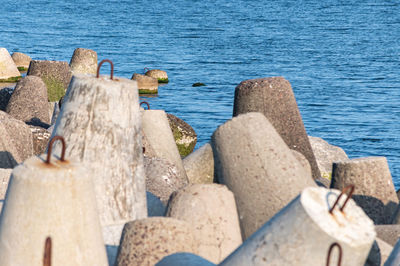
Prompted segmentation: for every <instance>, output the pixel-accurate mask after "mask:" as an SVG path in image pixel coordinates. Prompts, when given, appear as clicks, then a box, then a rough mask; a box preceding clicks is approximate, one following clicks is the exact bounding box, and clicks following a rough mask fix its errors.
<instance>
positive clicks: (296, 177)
mask: <svg viewBox="0 0 400 266" xmlns="http://www.w3.org/2000/svg"><path fill="white" fill-rule="evenodd" d="M211 145H212V146H213V152H214V165H215V174H216V177H217V179H218V181H219V183H221V184H225V185H227V187H228V188H229V189H230V190H231V191H232V192H233V193H234V194H235V199H236V205H237V208H238V212H239V217H240V225H241V229H242V236H243V239H247V238H248V237H249V236H250V235H251V234H252V233H254V232H255V231H256V230H257V229H258V228H260V227H261V226H262V225H263V224H264V223H265V222H266V221H268V220H269V219H270V218H271V217H272V216H274V215H275V214H276V213H277V212H278V211H279V210H280V209H281V208H283V207H284V206H285V205H286V204H288V203H289V202H290V201H291V200H292V199H293V198H295V197H296V196H297V195H298V194H299V193H300V192H301V191H302V190H303V189H304V188H305V187H308V186H316V184H315V183H314V180H313V179H312V177H311V176H310V175H309V174H308V173H307V171H306V170H305V169H304V167H303V166H302V165H301V164H300V163H299V161H298V160H297V159H296V158H295V156H294V155H293V153H292V152H291V150H290V149H289V147H288V146H287V145H286V144H285V142H284V141H283V140H282V138H281V137H280V136H279V134H278V132H277V131H276V130H275V128H274V127H273V126H272V124H271V123H270V122H269V121H268V119H267V118H266V117H265V116H264V115H263V114H261V113H247V114H243V115H239V116H237V117H234V118H233V119H232V120H230V121H228V122H226V123H225V124H223V125H222V126H220V127H218V129H217V130H216V131H215V132H214V134H213V136H212V143H211Z"/></svg>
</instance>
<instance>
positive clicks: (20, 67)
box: [17, 66, 28, 72]
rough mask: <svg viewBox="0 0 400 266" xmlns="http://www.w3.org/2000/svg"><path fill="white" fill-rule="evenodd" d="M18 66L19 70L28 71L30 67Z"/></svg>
mask: <svg viewBox="0 0 400 266" xmlns="http://www.w3.org/2000/svg"><path fill="white" fill-rule="evenodd" d="M17 68H18V70H19V72H26V71H28V68H27V67H22V66H19V67H17Z"/></svg>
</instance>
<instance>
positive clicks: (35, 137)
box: [29, 126, 51, 155]
mask: <svg viewBox="0 0 400 266" xmlns="http://www.w3.org/2000/svg"><path fill="white" fill-rule="evenodd" d="M29 129H30V130H31V132H32V143H33V153H34V154H35V155H40V154H42V153H45V152H46V149H47V145H48V144H49V140H50V136H51V133H50V132H49V131H47V130H46V129H44V128H42V127H37V126H29Z"/></svg>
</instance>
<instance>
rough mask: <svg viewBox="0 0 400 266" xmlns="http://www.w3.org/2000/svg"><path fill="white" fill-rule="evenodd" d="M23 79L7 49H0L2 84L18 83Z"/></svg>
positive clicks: (0, 79)
mask: <svg viewBox="0 0 400 266" xmlns="http://www.w3.org/2000/svg"><path fill="white" fill-rule="evenodd" d="M20 78H21V73H19V71H18V68H17V66H16V65H15V63H14V61H13V60H12V58H11V56H10V53H9V52H8V51H7V49H6V48H0V82H16V81H18V80H19V79H20Z"/></svg>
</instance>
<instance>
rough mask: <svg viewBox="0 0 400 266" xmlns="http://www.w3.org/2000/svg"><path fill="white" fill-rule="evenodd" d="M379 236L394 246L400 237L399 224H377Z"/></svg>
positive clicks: (376, 228) (376, 229)
mask: <svg viewBox="0 0 400 266" xmlns="http://www.w3.org/2000/svg"><path fill="white" fill-rule="evenodd" d="M375 231H376V234H377V236H378V237H379V238H380V239H382V240H383V241H385V242H387V243H388V244H390V245H392V246H394V245H396V243H397V241H398V240H399V238H400V225H399V224H381V225H375Z"/></svg>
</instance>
